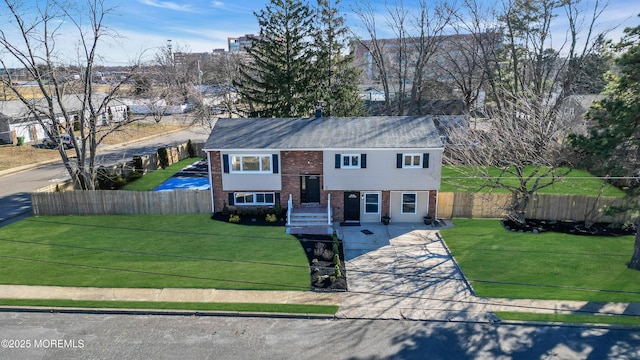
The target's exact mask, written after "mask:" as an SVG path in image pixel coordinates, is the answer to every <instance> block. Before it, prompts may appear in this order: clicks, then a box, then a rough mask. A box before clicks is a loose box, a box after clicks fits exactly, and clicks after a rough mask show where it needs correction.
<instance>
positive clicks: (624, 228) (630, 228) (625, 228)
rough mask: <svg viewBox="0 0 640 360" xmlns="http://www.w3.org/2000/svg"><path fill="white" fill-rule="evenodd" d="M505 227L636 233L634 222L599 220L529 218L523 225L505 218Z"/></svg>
mask: <svg viewBox="0 0 640 360" xmlns="http://www.w3.org/2000/svg"><path fill="white" fill-rule="evenodd" d="M502 225H503V226H504V228H505V229H507V230H509V231H515V232H532V233H542V232H546V231H554V232H561V233H565V234H573V235H586V236H589V235H591V236H625V235H635V233H636V227H635V225H633V224H615V223H604V222H598V223H594V224H593V225H591V226H587V225H586V224H585V222H584V221H555V220H537V219H527V220H526V224H525V225H522V224H520V223H518V222H516V221H513V220H510V219H503V220H502Z"/></svg>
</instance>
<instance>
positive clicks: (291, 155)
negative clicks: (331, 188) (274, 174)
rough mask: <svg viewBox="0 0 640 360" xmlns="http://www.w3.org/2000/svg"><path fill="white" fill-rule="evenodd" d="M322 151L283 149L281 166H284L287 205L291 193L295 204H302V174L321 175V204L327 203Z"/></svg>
mask: <svg viewBox="0 0 640 360" xmlns="http://www.w3.org/2000/svg"><path fill="white" fill-rule="evenodd" d="M322 165H323V160H322V151H282V152H280V166H281V167H282V171H281V172H282V195H281V196H282V201H283V205H285V206H286V201H287V199H288V198H289V194H291V197H292V199H293V204H294V205H295V206H298V205H300V177H301V176H302V175H318V176H320V205H322V206H326V205H327V192H325V191H323V190H322V188H323V187H324V186H323V185H324V184H323V183H324V178H323V176H322Z"/></svg>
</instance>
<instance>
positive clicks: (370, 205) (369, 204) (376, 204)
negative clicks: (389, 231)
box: [364, 193, 380, 214]
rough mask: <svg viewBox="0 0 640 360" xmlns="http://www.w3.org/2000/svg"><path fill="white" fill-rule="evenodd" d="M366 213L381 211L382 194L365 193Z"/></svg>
mask: <svg viewBox="0 0 640 360" xmlns="http://www.w3.org/2000/svg"><path fill="white" fill-rule="evenodd" d="M364 213H365V214H379V213H380V194H375V193H365V194H364Z"/></svg>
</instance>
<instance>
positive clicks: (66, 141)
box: [42, 134, 82, 149]
mask: <svg viewBox="0 0 640 360" xmlns="http://www.w3.org/2000/svg"><path fill="white" fill-rule="evenodd" d="M80 141H82V139H81V138H80V137H79V136H76V142H80ZM59 143H60V144H62V146H64V148H65V149H71V148H73V141H71V135H69V134H61V135H60V142H59ZM42 144H43V145H44V146H46V147H48V148H51V149H53V148H55V147H56V146H58V143H56V142H55V141H53V140H51V139H49V138H46V139H44V140H43V141H42Z"/></svg>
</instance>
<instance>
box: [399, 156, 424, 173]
mask: <svg viewBox="0 0 640 360" xmlns="http://www.w3.org/2000/svg"><path fill="white" fill-rule="evenodd" d="M407 156H411V163H413V160H414V158H415V157H418V159H419V163H418V165H407V164H405V160H406V157H407ZM423 156H424V154H422V153H403V154H402V168H403V169H422V158H423Z"/></svg>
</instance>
